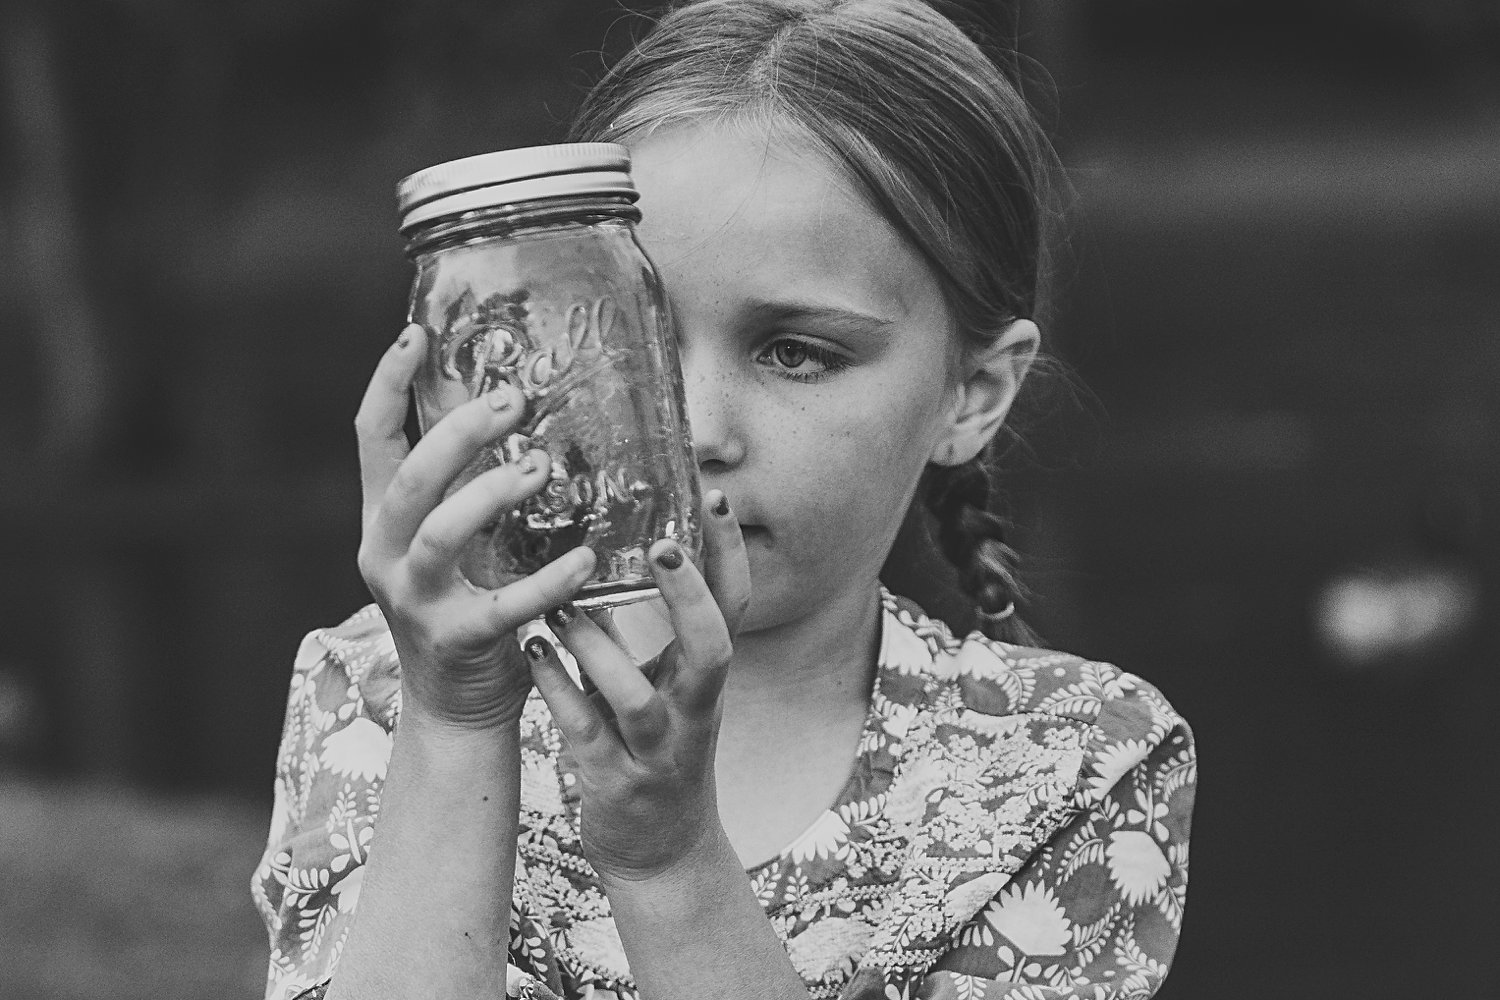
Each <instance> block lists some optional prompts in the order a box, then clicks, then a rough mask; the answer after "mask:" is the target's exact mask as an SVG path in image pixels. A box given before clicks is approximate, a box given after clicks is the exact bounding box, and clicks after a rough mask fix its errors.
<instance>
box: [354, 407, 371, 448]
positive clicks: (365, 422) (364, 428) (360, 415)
mask: <svg viewBox="0 0 1500 1000" xmlns="http://www.w3.org/2000/svg"><path fill="white" fill-rule="evenodd" d="M375 435H376V429H375V418H374V417H372V416H371V415H370V408H369V407H368V406H361V407H360V408H359V412H357V413H355V414H354V436H355V437H356V438H358V439H359V440H361V441H368V440H369V439H370V438H373V437H375Z"/></svg>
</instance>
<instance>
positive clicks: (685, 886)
mask: <svg viewBox="0 0 1500 1000" xmlns="http://www.w3.org/2000/svg"><path fill="white" fill-rule="evenodd" d="M605 891H606V892H607V894H608V896H609V905H610V910H611V911H612V912H613V914H614V918H615V926H616V928H617V929H618V931H619V932H620V940H621V943H623V944H624V946H625V954H626V956H627V957H628V958H629V960H630V971H631V974H632V975H633V976H634V978H635V981H636V985H637V987H639V989H640V993H641V996H643V997H650V998H651V1000H701V998H702V997H710V996H711V997H716V998H719V1000H807V997H808V992H807V988H806V987H805V986H804V985H803V983H802V979H801V977H800V976H798V975H797V972H796V970H795V969H794V968H792V963H791V960H790V959H789V958H788V957H787V952H786V947H785V946H784V945H783V944H782V943H781V939H780V938H778V937H777V936H776V932H775V931H774V930H773V929H772V927H771V923H770V921H769V920H767V919H766V915H765V911H764V910H762V909H761V906H760V902H759V901H758V900H757V899H756V898H755V894H754V893H753V892H752V891H751V889H750V880H749V879H748V878H747V877H746V875H745V871H744V869H743V868H741V867H740V862H739V859H738V857H736V856H735V853H734V850H733V849H732V848H731V847H730V846H729V843H728V840H727V839H724V840H722V841H721V842H720V843H718V844H715V845H714V847H713V848H712V849H711V850H710V852H709V856H708V857H706V858H704V859H703V860H701V861H699V862H697V863H695V864H694V865H692V866H691V868H690V869H689V868H684V869H681V870H674V871H671V872H668V873H665V874H663V875H661V876H658V877H656V878H653V879H649V880H641V881H625V880H610V881H607V882H606V884H605Z"/></svg>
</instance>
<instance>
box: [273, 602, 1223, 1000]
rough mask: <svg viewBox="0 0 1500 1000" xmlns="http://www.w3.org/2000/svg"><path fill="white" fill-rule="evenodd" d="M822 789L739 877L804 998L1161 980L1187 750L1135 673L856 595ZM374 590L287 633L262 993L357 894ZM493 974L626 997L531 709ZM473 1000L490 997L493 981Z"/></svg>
mask: <svg viewBox="0 0 1500 1000" xmlns="http://www.w3.org/2000/svg"><path fill="white" fill-rule="evenodd" d="M882 599H883V604H884V611H883V615H882V625H881V628H882V633H881V641H880V653H879V664H878V669H877V673H876V680H875V686H874V691H873V695H872V697H871V702H870V708H869V713H868V716H867V719H866V723H865V728H864V733H863V736H862V738H861V741H860V746H859V753H858V758H857V760H856V762H855V767H854V771H853V774H852V775H851V777H850V779H849V782H848V784H847V786H846V787H845V789H844V791H843V793H842V794H841V795H840V796H839V798H838V801H837V802H835V803H834V804H833V806H832V807H831V808H830V809H828V810H827V811H825V812H824V813H823V814H822V816H821V817H820V818H819V819H818V820H816V821H815V822H814V823H813V824H812V826H811V827H809V828H808V829H807V830H806V831H805V832H804V833H803V834H802V835H801V836H799V837H798V838H797V839H796V840H795V841H794V842H793V843H792V844H790V845H789V846H788V847H787V848H786V849H785V850H784V851H783V852H782V853H781V854H780V855H779V856H778V857H776V858H774V859H772V860H771V861H768V862H766V863H765V864H762V865H759V866H757V867H755V868H753V869H751V870H750V871H749V872H747V874H746V877H747V878H748V879H749V880H750V883H751V885H752V887H753V888H754V890H755V893H756V895H757V896H758V897H759V898H760V901H761V903H762V905H763V906H764V907H765V911H766V917H767V919H768V920H770V922H771V924H772V926H773V927H774V928H775V930H776V932H777V934H778V935H780V937H781V938H782V939H783V941H785V943H786V947H787V951H788V953H789V955H790V957H791V960H792V964H793V966H794V967H795V968H796V969H797V971H798V972H799V973H800V974H801V976H802V979H803V981H804V982H805V983H806V985H807V987H808V989H809V992H810V993H811V995H812V996H813V997H814V998H833V997H837V998H840V1000H918V998H920V1000H960V998H961V1000H978V998H987V1000H1062V998H1078V1000H1123V998H1137V997H1149V996H1151V995H1152V994H1153V993H1154V992H1155V991H1156V989H1157V988H1158V987H1159V986H1160V985H1161V982H1162V980H1163V979H1164V977H1165V976H1166V974H1167V967H1168V964H1169V963H1170V961H1171V958H1172V953H1173V951H1174V949H1175V947H1176V944H1177V938H1178V933H1179V930H1180V927H1181V924H1182V914H1183V905H1184V902H1185V899H1186V893H1187V866H1188V830H1189V822H1190V818H1191V813H1192V804H1193V791H1194V781H1195V777H1196V767H1197V764H1196V756H1195V753H1194V748H1193V742H1192V735H1191V733H1190V731H1189V729H1188V727H1187V724H1186V723H1185V722H1184V721H1183V720H1182V719H1181V718H1180V717H1179V716H1178V715H1177V714H1176V713H1175V712H1174V711H1173V710H1172V708H1171V706H1170V705H1168V704H1167V702H1166V700H1165V699H1164V698H1163V697H1162V696H1161V694H1160V693H1158V692H1157V691H1156V689H1155V688H1153V687H1151V686H1150V685H1149V684H1147V683H1145V682H1144V681H1142V680H1140V679H1139V678H1137V677H1134V676H1132V675H1131V674H1127V673H1123V672H1121V671H1119V670H1117V669H1116V668H1115V667H1112V666H1109V665H1107V664H1103V663H1095V662H1090V661H1087V660H1083V659H1080V658H1078V657H1076V656H1070V655H1067V654H1063V653H1055V652H1048V651H1044V650H1036V649H1026V648H1022V647H1017V646H1011V645H1007V644H1004V643H999V642H995V641H993V640H990V639H988V638H985V637H984V636H982V635H979V634H978V633H975V634H972V635H970V636H968V637H967V638H963V639H960V638H957V637H955V636H953V635H952V634H951V633H950V632H949V631H948V629H947V628H946V627H945V626H944V625H943V624H942V623H941V622H938V621H935V620H932V619H929V618H927V617H926V616H924V615H923V614H922V612H921V611H920V609H918V608H917V607H916V606H915V605H913V604H911V603H909V602H907V601H905V600H904V599H901V598H897V597H894V596H892V595H891V594H889V593H883V594H882ZM399 670H400V667H399V664H398V663H397V660H396V654H395V650H394V647H393V645H392V643H391V638H390V633H389V631H388V630H387V628H386V626H385V622H384V620H383V619H382V618H381V616H380V613H379V611H378V609H376V608H375V607H374V606H371V607H368V608H366V609H364V610H363V611H361V612H359V613H358V614H356V615H355V616H354V617H352V618H350V619H349V620H348V621H347V622H345V623H344V624H343V625H341V626H339V627H338V628H334V629H327V630H323V631H318V632H314V633H312V634H311V635H309V636H308V637H307V639H306V640H305V641H304V642H303V644H302V647H301V649H300V650H299V652H298V655H297V660H296V667H295V672H294V674H293V677H292V687H291V698H290V703H289V705H288V707H287V715H286V727H285V730H284V733H283V738H282V745H281V751H280V755H279V759H278V762H277V774H276V786H275V792H276V799H275V807H274V811H273V815H272V822H271V831H270V839H269V843H268V845H267V848H266V853H265V856H264V858H263V859H262V861H261V863H260V866H259V867H258V868H257V870H256V872H255V877H254V880H253V887H252V891H253V894H254V898H255V902H256V905H257V906H258V908H259V909H260V911H261V913H262V915H263V917H264V919H265V921H266V925H267V927H268V929H269V932H270V941H271V964H270V976H269V980H268V983H267V988H266V996H267V998H273V1000H285V998H291V997H298V996H307V997H317V996H320V995H321V993H322V992H323V990H324V989H325V988H326V984H327V982H328V981H329V980H330V978H331V977H332V976H333V974H334V971H335V967H336V966H337V964H338V960H339V953H340V951H341V949H342V947H343V943H344V938H345V934H346V933H347V931H348V928H349V923H350V918H351V915H352V914H353V912H354V910H355V907H356V906H357V904H358V900H359V890H360V884H361V881H362V878H363V874H364V869H363V867H362V866H363V862H364V860H365V854H366V851H367V850H368V848H369V845H370V840H371V837H372V834H373V830H374V824H375V823H376V821H377V814H378V812H379V807H380V787H381V782H382V780H383V779H384V776H385V768H386V762H387V760H388V759H389V755H390V748H391V733H392V731H393V730H394V727H395V725H396V719H397V717H398V716H399V714H400V698H399V693H400V673H399ZM522 740H523V751H522V786H521V831H520V838H519V843H518V845H517V865H516V881H515V894H514V905H513V907H512V916H511V941H510V951H509V955H508V959H509V962H510V973H509V980H508V984H507V989H506V993H507V995H508V996H511V997H523V998H534V1000H555V998H567V1000H575V998H576V1000H636V998H637V993H636V990H635V987H634V984H633V982H632V980H631V977H630V969H629V965H628V963H627V961H626V956H625V953H624V950H623V948H622V947H621V944H620V938H619V935H618V933H617V932H616V930H615V926H614V921H613V919H612V918H611V916H610V908H609V900H608V899H607V898H606V897H605V896H604V894H603V893H602V892H601V891H600V889H599V886H598V883H597V880H596V877H595V875H594V873H593V871H592V869H591V868H590V867H589V864H588V862H587V861H586V860H585V859H584V857H583V854H582V851H581V849H580V846H579V840H578V811H579V797H578V794H577V791H576V789H577V787H578V782H577V779H576V777H575V773H574V768H573V764H572V762H571V761H570V759H569V755H568V753H567V750H566V748H565V747H564V745H563V742H562V738H561V735H560V733H559V732H558V730H557V728H556V727H555V726H554V725H553V723H552V720H551V718H550V716H549V714H548V711H547V707H546V705H545V703H543V702H542V700H541V699H540V697H538V696H537V695H536V694H535V693H533V695H532V697H531V699H530V701H529V702H528V703H527V707H526V711H525V714H524V716H523V719H522ZM496 1000H499V998H498V997H497V998H496Z"/></svg>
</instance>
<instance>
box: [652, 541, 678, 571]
mask: <svg viewBox="0 0 1500 1000" xmlns="http://www.w3.org/2000/svg"><path fill="white" fill-rule="evenodd" d="M656 565H658V566H660V567H661V568H662V569H676V568H677V567H679V566H681V565H682V550H681V549H679V548H678V547H677V546H675V545H674V546H672V547H671V548H669V549H664V550H663V551H662V553H661V555H659V556H657V557H656Z"/></svg>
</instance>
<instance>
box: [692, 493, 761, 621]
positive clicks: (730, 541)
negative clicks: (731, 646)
mask: <svg viewBox="0 0 1500 1000" xmlns="http://www.w3.org/2000/svg"><path fill="white" fill-rule="evenodd" d="M703 509H704V517H703V519H702V521H703V548H704V552H705V558H704V560H703V563H704V569H703V576H704V579H705V580H706V581H707V582H708V589H709V590H710V591H711V592H712V593H713V595H714V600H715V601H717V602H718V605H719V610H720V611H721V612H723V614H724V623H725V624H726V625H727V626H728V627H729V634H730V635H734V634H735V633H737V632H738V631H739V628H740V623H741V622H743V621H744V619H745V609H746V608H748V607H749V606H750V557H749V554H748V553H747V552H746V551H745V536H744V534H743V533H742V532H741V531H740V523H739V519H738V518H736V517H735V514H734V510H733V509H732V508H731V507H730V506H729V498H728V497H727V496H725V495H724V493H723V491H722V490H709V491H708V495H707V496H705V497H704V498H703Z"/></svg>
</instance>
